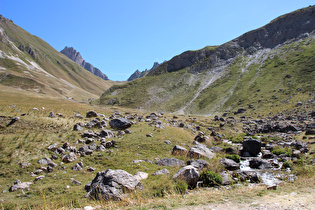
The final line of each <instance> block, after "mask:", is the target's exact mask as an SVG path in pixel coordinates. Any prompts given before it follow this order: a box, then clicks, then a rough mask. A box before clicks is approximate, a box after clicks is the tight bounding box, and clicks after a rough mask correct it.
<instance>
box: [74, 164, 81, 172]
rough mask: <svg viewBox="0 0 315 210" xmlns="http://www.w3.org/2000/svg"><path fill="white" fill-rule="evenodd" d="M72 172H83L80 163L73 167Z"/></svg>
mask: <svg viewBox="0 0 315 210" xmlns="http://www.w3.org/2000/svg"><path fill="white" fill-rule="evenodd" d="M72 170H74V171H82V170H83V169H82V167H81V165H80V164H79V163H77V164H75V165H74V166H73V167H72Z"/></svg>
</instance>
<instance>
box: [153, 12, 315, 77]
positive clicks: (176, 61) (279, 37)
mask: <svg viewBox="0 0 315 210" xmlns="http://www.w3.org/2000/svg"><path fill="white" fill-rule="evenodd" d="M314 29H315V6H310V7H307V8H303V9H300V10H297V11H295V12H292V13H289V14H286V15H283V16H280V17H278V18H277V19H275V20H273V21H271V22H270V23H269V24H267V25H265V26H263V27H261V28H259V29H256V30H253V31H250V32H247V33H245V34H243V35H242V36H240V37H238V38H236V39H234V40H232V41H230V42H227V43H225V44H223V45H220V46H218V47H206V48H203V49H201V50H197V51H186V52H184V53H182V54H180V55H178V56H175V57H174V58H172V59H171V60H170V61H168V62H167V63H166V65H161V66H160V67H159V68H156V69H155V70H154V71H151V72H150V73H149V74H148V75H158V74H163V73H166V72H174V71H178V70H180V69H184V68H189V69H190V72H191V73H199V72H202V71H205V70H209V69H210V68H216V67H219V66H223V65H228V64H230V63H231V62H232V61H233V59H234V58H236V57H237V56H238V55H240V54H241V53H246V54H249V55H250V54H253V53H255V52H257V51H258V50H261V49H266V48H270V49H273V48H275V47H276V46H278V45H280V44H283V43H285V42H288V41H290V40H292V39H297V38H301V36H308V34H309V33H311V32H312V31H313V30H314Z"/></svg>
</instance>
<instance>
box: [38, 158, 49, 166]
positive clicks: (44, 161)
mask: <svg viewBox="0 0 315 210" xmlns="http://www.w3.org/2000/svg"><path fill="white" fill-rule="evenodd" d="M50 162H51V159H50V158H48V157H44V158H42V159H40V160H39V161H38V163H39V164H42V165H47V164H48V163H50Z"/></svg>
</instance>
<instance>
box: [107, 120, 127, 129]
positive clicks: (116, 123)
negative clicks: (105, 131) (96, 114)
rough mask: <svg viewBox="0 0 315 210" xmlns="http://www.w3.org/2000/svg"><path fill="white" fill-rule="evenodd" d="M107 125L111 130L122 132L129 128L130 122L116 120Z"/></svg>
mask: <svg viewBox="0 0 315 210" xmlns="http://www.w3.org/2000/svg"><path fill="white" fill-rule="evenodd" d="M109 125H110V127H112V128H113V129H118V130H124V129H127V128H130V127H131V122H130V120H128V119H127V118H118V119H113V120H111V121H109Z"/></svg>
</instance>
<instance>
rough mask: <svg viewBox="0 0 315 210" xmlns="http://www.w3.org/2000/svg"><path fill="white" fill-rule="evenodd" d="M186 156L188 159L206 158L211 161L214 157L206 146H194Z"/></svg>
mask: <svg viewBox="0 0 315 210" xmlns="http://www.w3.org/2000/svg"><path fill="white" fill-rule="evenodd" d="M187 156H188V157H190V158H200V157H207V158H209V159H212V158H214V157H215V156H216V155H215V153H213V152H212V150H210V149H209V148H208V147H207V146H206V145H204V144H196V145H195V146H193V147H192V148H190V150H189V152H188V154H187Z"/></svg>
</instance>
